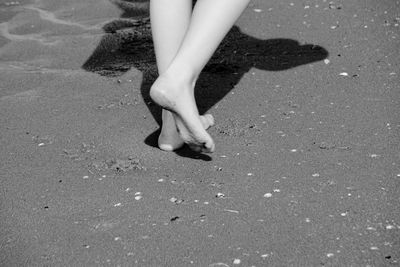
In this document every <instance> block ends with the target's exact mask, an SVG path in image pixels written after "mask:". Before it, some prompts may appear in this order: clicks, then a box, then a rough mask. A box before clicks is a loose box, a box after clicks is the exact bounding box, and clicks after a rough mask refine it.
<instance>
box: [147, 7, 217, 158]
mask: <svg viewBox="0 0 400 267" xmlns="http://www.w3.org/2000/svg"><path fill="white" fill-rule="evenodd" d="M191 15H192V1H191V0H173V1H171V0H151V2H150V16H151V28H152V35H153V42H154V48H155V53H156V58H157V67H158V72H159V74H162V73H164V72H165V71H166V69H167V68H168V66H169V65H170V63H171V62H172V60H173V58H174V57H175V55H176V54H177V52H178V49H179V47H180V46H181V44H182V40H183V38H184V36H185V34H186V31H187V29H188V27H189V23H190V18H191ZM201 121H202V124H203V127H205V128H208V127H210V126H211V125H212V124H213V118H212V117H210V115H208V116H204V117H201ZM183 144H184V142H183V140H182V138H181V137H180V136H179V134H178V132H177V128H176V124H175V120H174V117H173V116H172V113H171V112H169V111H167V110H165V109H163V112H162V126H161V133H160V136H159V138H158V146H159V147H160V148H161V149H162V150H166V151H172V150H175V149H177V148H179V147H181V146H182V145H183Z"/></svg>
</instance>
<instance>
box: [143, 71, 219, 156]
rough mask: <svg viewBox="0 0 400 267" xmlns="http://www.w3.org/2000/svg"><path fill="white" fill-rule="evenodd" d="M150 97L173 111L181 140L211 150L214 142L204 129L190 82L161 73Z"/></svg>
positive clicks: (199, 149) (193, 146) (198, 148)
mask: <svg viewBox="0 0 400 267" xmlns="http://www.w3.org/2000/svg"><path fill="white" fill-rule="evenodd" d="M150 96H151V98H152V99H153V100H154V101H155V102H156V103H157V104H159V105H160V106H161V107H163V108H164V109H166V110H169V111H171V112H172V113H173V117H174V119H175V122H176V126H177V130H178V133H179V135H180V137H181V138H182V140H183V141H184V142H185V143H186V144H188V145H189V146H190V147H191V148H196V149H195V150H196V151H202V152H208V153H210V152H213V151H214V149H215V144H214V141H213V139H212V138H211V136H210V135H209V134H208V133H207V131H206V130H205V129H204V127H203V124H202V122H201V119H200V115H199V112H198V110H197V106H196V101H195V99H194V88H193V86H191V85H190V84H183V83H179V82H177V81H176V80H175V79H173V78H171V77H168V76H167V75H166V74H163V75H161V76H160V77H158V79H157V80H156V81H155V82H154V84H153V85H152V87H151V89H150Z"/></svg>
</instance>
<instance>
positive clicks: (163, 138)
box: [158, 109, 214, 151]
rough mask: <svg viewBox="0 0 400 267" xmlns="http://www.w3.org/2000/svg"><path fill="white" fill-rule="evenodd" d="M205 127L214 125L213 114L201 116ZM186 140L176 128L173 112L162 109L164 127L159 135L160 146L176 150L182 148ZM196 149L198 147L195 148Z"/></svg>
mask: <svg viewBox="0 0 400 267" xmlns="http://www.w3.org/2000/svg"><path fill="white" fill-rule="evenodd" d="M200 120H201V123H202V125H203V128H204V129H206V130H207V129H208V128H210V127H211V126H213V125H214V117H213V116H212V115H211V114H205V115H203V116H200ZM184 144H185V142H184V141H183V140H182V138H181V137H180V135H179V133H178V130H177V129H176V123H175V119H174V117H173V115H172V113H171V112H169V111H168V110H165V109H163V111H162V127H161V133H160V136H159V137H158V147H159V148H160V149H161V150H164V151H174V150H176V149H179V148H181V147H182V146H183V145H184ZM194 150H196V148H194Z"/></svg>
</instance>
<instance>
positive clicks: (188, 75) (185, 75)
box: [163, 66, 199, 87]
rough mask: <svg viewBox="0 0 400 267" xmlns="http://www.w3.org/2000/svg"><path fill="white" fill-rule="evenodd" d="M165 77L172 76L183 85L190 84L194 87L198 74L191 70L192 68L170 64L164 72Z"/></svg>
mask: <svg viewBox="0 0 400 267" xmlns="http://www.w3.org/2000/svg"><path fill="white" fill-rule="evenodd" d="M163 75H165V77H167V78H170V79H172V80H174V81H175V82H177V83H178V84H182V85H189V86H190V87H194V86H195V84H196V81H197V79H198V76H199V75H198V74H197V73H196V72H195V71H193V70H191V69H190V68H177V67H175V66H170V68H168V70H167V71H166V72H164V74H163Z"/></svg>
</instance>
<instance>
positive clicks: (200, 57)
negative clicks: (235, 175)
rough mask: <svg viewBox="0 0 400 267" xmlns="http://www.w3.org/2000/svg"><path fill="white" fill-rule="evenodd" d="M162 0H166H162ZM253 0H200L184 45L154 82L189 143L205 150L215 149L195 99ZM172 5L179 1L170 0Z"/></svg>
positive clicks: (159, 99) (156, 97)
mask: <svg viewBox="0 0 400 267" xmlns="http://www.w3.org/2000/svg"><path fill="white" fill-rule="evenodd" d="M159 1H162V0H159ZM249 1H250V0H198V1H197V3H196V6H195V8H194V10H193V13H192V16H191V19H190V24H189V27H188V29H187V32H186V35H185V37H184V39H183V41H182V43H181V46H180V48H179V50H178V52H177V54H176V56H175V57H174V59H173V60H172V62H171V64H170V65H169V66H168V68H167V69H166V71H165V72H163V74H162V75H161V76H160V77H159V78H158V79H157V80H156V82H155V83H154V84H153V86H152V88H151V90H150V95H151V97H152V98H153V100H154V101H155V102H156V103H158V104H159V105H161V106H162V107H163V108H165V109H167V110H169V111H171V112H172V113H173V115H174V118H175V121H176V125H177V127H178V131H179V134H180V136H181V137H182V139H183V140H184V142H185V143H188V144H189V145H190V146H191V147H197V149H196V150H202V151H203V152H212V151H214V147H215V145H214V141H213V140H212V138H211V136H210V135H209V134H208V133H207V132H206V130H205V129H204V127H203V125H202V122H201V118H200V116H199V112H198V110H197V106H196V102H195V99H194V85H195V83H196V80H197V78H198V76H199V75H200V72H201V70H202V69H203V68H204V66H205V65H206V63H207V62H208V61H209V59H210V58H211V56H212V54H213V53H214V51H215V50H216V48H217V47H218V45H219V44H220V42H221V41H222V39H223V38H224V36H225V35H226V34H227V32H228V31H229V29H230V28H231V27H232V26H233V24H234V23H235V21H236V20H237V19H238V18H239V16H240V14H241V13H242V12H243V10H244V9H245V8H246V6H247V5H248V3H249ZM168 2H169V4H170V5H173V4H175V2H171V0H168Z"/></svg>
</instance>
